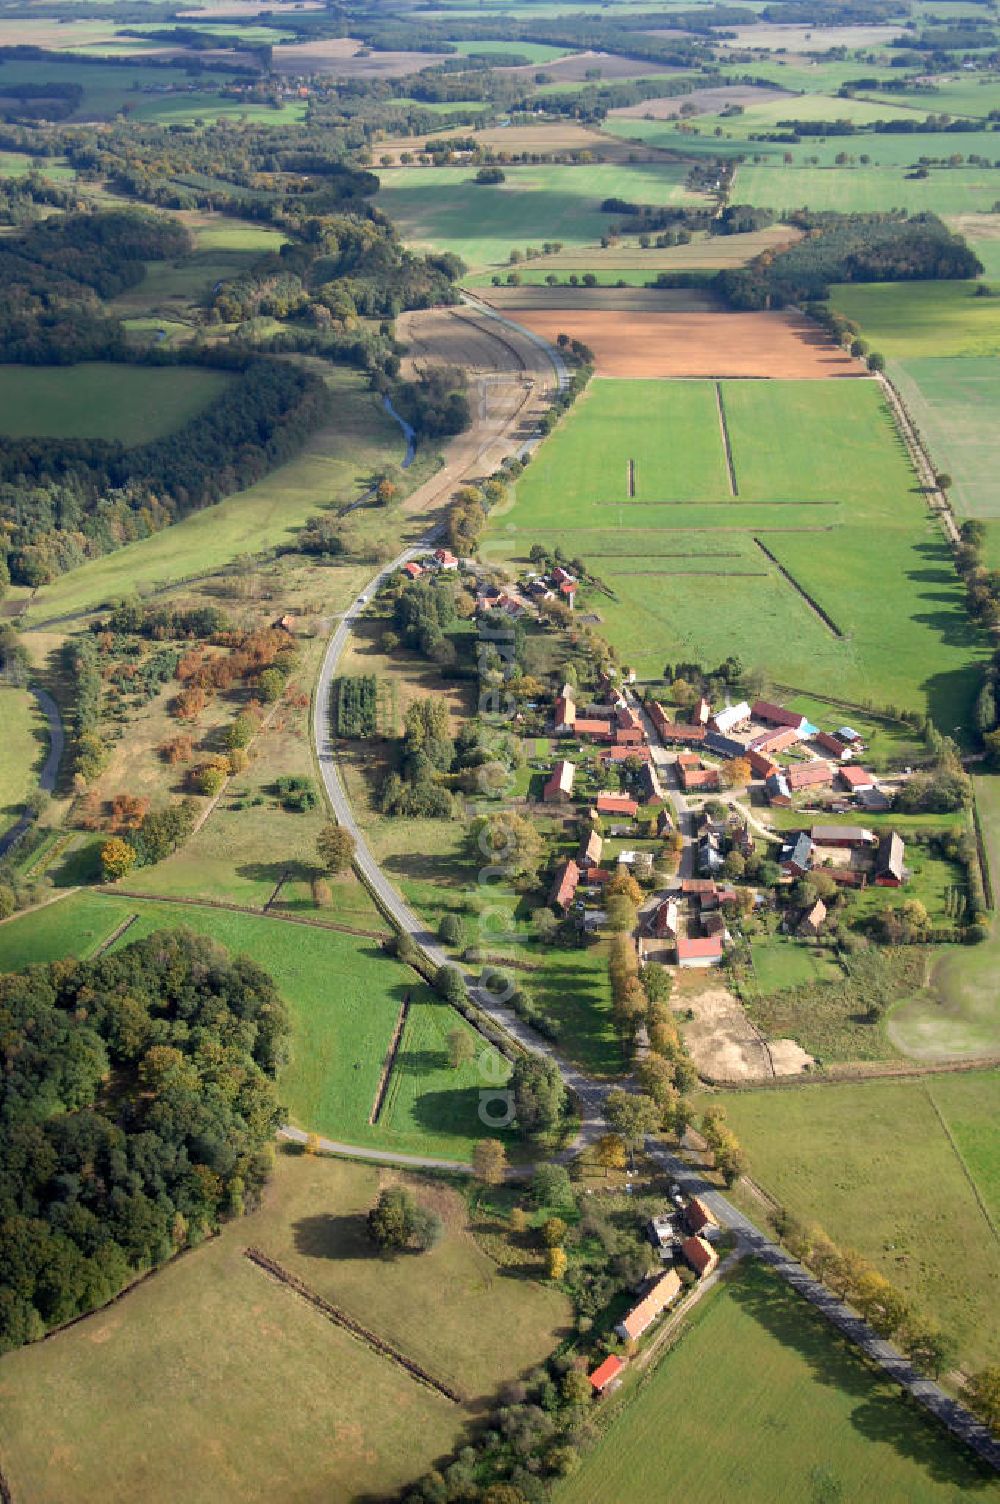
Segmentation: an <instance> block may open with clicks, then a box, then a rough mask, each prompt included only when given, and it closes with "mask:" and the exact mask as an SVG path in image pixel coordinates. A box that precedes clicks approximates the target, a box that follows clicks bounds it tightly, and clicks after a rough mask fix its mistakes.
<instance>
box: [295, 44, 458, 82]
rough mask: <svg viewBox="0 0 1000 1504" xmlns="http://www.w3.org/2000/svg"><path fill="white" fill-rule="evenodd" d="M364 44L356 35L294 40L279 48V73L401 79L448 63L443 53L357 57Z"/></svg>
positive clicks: (397, 53) (381, 54)
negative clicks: (405, 75) (305, 40)
mask: <svg viewBox="0 0 1000 1504" xmlns="http://www.w3.org/2000/svg"><path fill="white" fill-rule="evenodd" d="M360 46H361V43H360V42H359V41H357V40H356V39H355V38H354V37H326V38H323V39H322V40H320V41H316V42H293V43H291V44H290V45H289V46H288V47H275V49H274V54H273V60H272V64H271V66H272V68H273V69H274V72H275V73H292V74H298V73H333V74H336V76H337V77H338V78H401V77H403V75H404V74H407V73H419V72H420V70H421V69H422V68H432V67H433V66H434V65H435V63H443V62H444V53H441V52H373V53H372V55H371V56H370V57H358V56H356V54H357V51H358V48H359V47H360Z"/></svg>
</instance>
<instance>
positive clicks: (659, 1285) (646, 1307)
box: [615, 1269, 681, 1342]
mask: <svg viewBox="0 0 1000 1504" xmlns="http://www.w3.org/2000/svg"><path fill="white" fill-rule="evenodd" d="M680 1293H681V1281H680V1276H679V1274H678V1273H677V1270H676V1269H668V1270H667V1272H666V1274H661V1275H660V1277H659V1279H658V1280H657V1281H656V1284H655V1285H654V1286H653V1288H652V1289H651V1290H650V1291H649V1294H648V1295H646V1296H644V1297H643V1299H642V1300H640V1301H639V1304H638V1305H635V1306H633V1307H632V1309H631V1311H629V1313H628V1315H627V1316H626V1317H624V1319H623V1320H621V1321H620V1322H619V1323H618V1325H617V1326H616V1327H615V1331H616V1332H617V1333H618V1335H619V1337H621V1339H622V1341H623V1342H638V1340H639V1338H640V1337H641V1336H642V1334H643V1332H645V1331H648V1330H649V1328H650V1327H651V1326H652V1324H653V1322H654V1321H655V1320H656V1318H657V1316H659V1315H660V1314H661V1313H662V1312H663V1311H665V1310H666V1308H667V1306H668V1305H669V1304H670V1302H671V1301H672V1300H676V1298H677V1296H678V1295H679V1294H680Z"/></svg>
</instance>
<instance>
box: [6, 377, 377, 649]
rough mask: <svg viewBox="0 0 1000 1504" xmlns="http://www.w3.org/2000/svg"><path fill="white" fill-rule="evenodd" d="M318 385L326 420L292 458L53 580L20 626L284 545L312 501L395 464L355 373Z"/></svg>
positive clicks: (347, 492)
mask: <svg viewBox="0 0 1000 1504" xmlns="http://www.w3.org/2000/svg"><path fill="white" fill-rule="evenodd" d="M157 374H159V373H157ZM327 384H328V385H329V386H330V387H331V389H332V390H333V392H334V394H335V397H336V404H335V409H334V418H333V420H332V422H331V423H330V424H329V425H328V426H327V427H325V428H322V429H320V430H319V431H318V432H317V433H316V434H314V435H313V437H312V438H311V439H310V440H309V442H308V443H307V445H306V446H305V448H304V450H303V451H302V453H301V454H300V455H299V456H298V458H297V459H294V460H290V461H289V462H288V463H287V464H286V465H282V466H280V468H279V469H277V470H275V471H273V473H272V474H271V475H268V476H265V477H264V479H263V480H261V481H258V482H257V484H256V485H253V486H251V487H250V488H249V490H246V491H243V492H241V493H240V494H239V495H236V496H231V497H229V498H228V499H227V500H226V501H222V502H219V503H218V505H216V506H213V507H206V508H205V510H204V511H201V512H196V513H194V514H193V515H192V516H190V517H186V518H185V519H184V520H183V522H179V523H176V524H175V525H174V526H173V527H171V528H168V529H166V531H164V532H162V533H157V534H155V535H154V536H153V537H151V538H144V539H142V540H141V541H140V542H138V543H131V544H129V545H128V546H127V547H126V548H120V549H118V550H117V552H116V553H112V554H108V555H106V556H105V557H104V558H101V559H94V560H92V561H89V562H88V563H86V564H83V565H81V566H80V568H79V569H74V570H73V571H71V573H69V574H65V575H61V576H60V578H59V579H58V580H56V581H55V582H54V583H53V584H52V585H47V586H45V587H43V589H41V590H40V591H39V592H38V594H37V596H36V597H35V608H34V610H33V612H32V613H29V617H28V620H29V622H30V621H31V620H32V619H36V620H37V619H44V618H47V617H50V616H59V615H62V614H63V613H65V612H69V611H82V610H86V609H89V608H92V607H94V606H97V605H100V603H101V602H102V601H107V600H109V599H112V598H115V597H119V596H123V595H128V594H131V593H132V592H133V591H138V592H139V593H140V594H142V593H144V592H148V591H150V590H153V589H156V588H158V587H159V586H161V585H162V584H163V582H164V581H165V580H173V581H177V580H183V579H185V578H188V577H189V576H195V575H197V576H201V575H204V574H207V573H210V572H213V571H215V570H218V569H219V568H221V567H222V566H223V565H224V564H228V563H229V562H230V561H231V560H232V559H235V558H236V557H237V556H238V555H239V554H249V553H259V552H261V551H262V550H264V549H267V548H273V547H275V546H277V545H279V544H282V543H287V542H289V541H290V540H291V538H292V537H293V536H294V534H295V532H296V530H297V529H298V528H299V527H301V525H302V523H303V522H305V520H306V518H307V517H310V516H312V515H313V513H315V512H316V510H317V508H318V507H319V505H320V504H321V503H325V504H329V503H331V502H335V503H341V504H343V503H344V502H347V501H352V500H354V498H355V497H357V496H358V495H359V494H360V493H361V491H362V490H363V488H364V477H365V476H366V475H370V474H371V471H372V470H373V469H374V468H375V467H376V466H378V465H379V464H384V463H385V462H386V461H387V460H388V461H391V462H393V463H398V461H399V460H400V459H401V458H402V455H403V440H402V435H401V434H400V431H399V428H398V427H397V425H396V424H395V423H394V422H393V421H392V419H391V418H389V417H388V416H387V415H386V413H385V412H384V411H383V409H382V407H381V405H380V403H379V401H378V399H377V398H376V397H374V396H373V395H372V393H371V392H370V391H369V390H368V389H367V387H366V385H365V383H364V380H363V378H362V377H360V376H359V375H357V374H356V373H355V372H353V371H348V370H346V369H344V368H343V367H341V368H340V369H338V370H335V371H332V372H330V373H329V374H328V375H327Z"/></svg>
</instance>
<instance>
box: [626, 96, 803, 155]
mask: <svg viewBox="0 0 1000 1504" xmlns="http://www.w3.org/2000/svg"><path fill="white" fill-rule="evenodd" d="M791 98H792V95H790V94H789V93H788V91H787V89H758V88H753V87H752V86H751V85H749V84H733V85H732V87H730V88H724V89H694V90H692V92H691V93H690V94H680V95H678V96H676V97H675V98H674V99H643V100H641V101H640V102H639V103H638V104H627V105H623V106H622V107H621V108H620V109H617V110H609V111H608V114H609V115H620V116H621V117H622V119H623V120H673V119H674V118H675V117H676V116H678V115H679V114H680V112H681V106H682V105H687V106H690V105H693V106H694V108H695V110H696V111H697V113H698V114H699V115H715V114H718V113H719V111H720V110H724V109H725V108H726V105H728V104H742V105H754V104H766V103H767V102H768V100H770V99H791ZM685 113H690V110H686V111H685ZM678 144H679V145H680V143H678Z"/></svg>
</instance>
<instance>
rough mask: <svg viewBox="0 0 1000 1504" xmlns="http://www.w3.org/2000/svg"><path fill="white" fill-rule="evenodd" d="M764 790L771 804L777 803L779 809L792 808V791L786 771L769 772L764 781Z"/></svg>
mask: <svg viewBox="0 0 1000 1504" xmlns="http://www.w3.org/2000/svg"><path fill="white" fill-rule="evenodd" d="M764 790H765V792H766V794H767V802H768V803H769V804H774V805H777V806H778V808H779V809H790V808H791V803H792V791H791V789H790V788H789V787H788V779H787V778H786V777H785V775H784V773H769V774H768V776H767V778H766V779H765V781H764Z"/></svg>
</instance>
